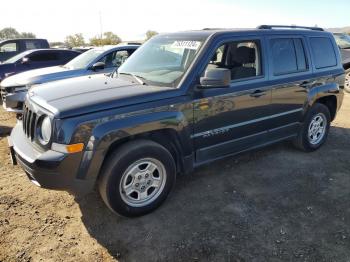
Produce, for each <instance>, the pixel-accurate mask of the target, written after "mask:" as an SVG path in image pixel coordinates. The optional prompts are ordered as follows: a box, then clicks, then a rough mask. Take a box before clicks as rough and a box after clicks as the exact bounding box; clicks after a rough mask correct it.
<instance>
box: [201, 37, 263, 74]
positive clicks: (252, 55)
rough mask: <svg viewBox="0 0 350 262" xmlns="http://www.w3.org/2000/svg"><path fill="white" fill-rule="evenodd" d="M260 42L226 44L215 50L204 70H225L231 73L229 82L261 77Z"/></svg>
mask: <svg viewBox="0 0 350 262" xmlns="http://www.w3.org/2000/svg"><path fill="white" fill-rule="evenodd" d="M260 50H261V49H260V41H259V40H254V41H251V40H249V41H235V42H228V43H225V44H223V45H221V46H220V47H219V48H218V49H216V51H215V54H214V55H213V57H212V58H211V60H210V61H209V64H208V66H207V68H206V70H210V69H211V68H227V69H229V70H230V71H231V80H239V79H244V78H251V77H256V76H261V75H262V71H261V51H260Z"/></svg>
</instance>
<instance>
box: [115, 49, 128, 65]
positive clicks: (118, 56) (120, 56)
mask: <svg viewBox="0 0 350 262" xmlns="http://www.w3.org/2000/svg"><path fill="white" fill-rule="evenodd" d="M128 57H129V52H128V51H127V50H121V51H117V52H115V55H114V59H113V62H112V64H113V66H114V67H119V66H121V65H122V64H123V63H124V62H125V61H126V59H128Z"/></svg>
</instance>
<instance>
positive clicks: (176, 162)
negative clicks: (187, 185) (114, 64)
mask: <svg viewBox="0 0 350 262" xmlns="http://www.w3.org/2000/svg"><path fill="white" fill-rule="evenodd" d="M343 83H344V69H343V67H342V62H341V57H340V53H339V49H338V47H337V44H336V42H335V40H334V37H333V35H332V34H331V33H328V32H325V31H323V30H322V29H321V28H306V27H295V26H293V27H288V26H259V27H258V28H257V29H252V30H241V31H240V30H225V29H215V30H214V29H212V30H211V29H206V30H200V31H189V32H181V33H172V34H163V35H158V36H155V37H153V38H152V39H151V40H149V41H147V42H146V43H145V44H144V45H143V46H141V47H140V48H139V49H138V50H136V51H135V53H134V55H133V56H131V57H130V58H129V59H128V60H127V61H126V62H125V63H124V64H123V65H122V66H121V67H120V68H119V70H118V72H115V73H114V74H113V75H111V76H109V77H108V76H104V75H91V76H82V77H77V78H72V79H66V80H61V81H55V82H51V83H47V84H43V85H41V86H38V87H33V88H31V89H30V91H29V93H28V95H27V99H26V101H25V104H24V108H23V109H24V113H23V119H22V120H21V121H18V123H17V125H16V126H15V127H14V129H13V131H12V133H11V136H10V137H9V144H10V151H11V152H12V153H11V155H12V157H13V160H14V162H15V163H16V162H18V163H19V164H20V165H21V166H22V168H23V169H24V171H25V172H26V174H27V175H28V178H29V179H30V180H31V181H32V182H34V183H35V184H36V185H38V186H41V187H43V188H48V189H57V190H67V191H69V192H71V193H73V194H85V193H88V192H90V191H91V190H93V189H94V187H95V186H96V187H97V188H98V190H99V192H100V194H101V196H102V199H103V201H104V202H105V203H106V205H107V206H108V207H109V208H110V209H111V210H112V211H114V212H116V213H118V214H121V215H124V216H139V215H143V214H146V213H148V212H151V211H152V210H154V209H155V208H157V207H158V206H159V205H160V204H161V203H162V202H163V201H164V200H165V199H166V197H167V195H168V194H169V193H170V191H171V189H172V188H173V186H174V183H175V179H176V176H177V175H178V174H181V173H188V172H191V171H192V170H193V169H194V168H196V167H197V166H199V165H202V164H205V163H208V162H210V161H213V160H216V159H219V158H223V157H227V156H230V155H234V154H237V153H240V152H244V151H247V150H251V149H256V148H259V147H262V146H266V145H269V144H272V143H275V142H279V141H282V140H292V141H293V142H294V144H295V146H296V147H298V148H300V149H301V150H303V151H306V152H310V151H314V150H316V149H318V148H319V147H321V146H322V145H323V144H324V143H325V141H326V139H327V135H328V131H329V127H330V123H331V121H332V120H333V119H334V118H335V116H336V113H337V111H338V110H339V108H340V106H341V104H342V100H343V90H342V86H343Z"/></svg>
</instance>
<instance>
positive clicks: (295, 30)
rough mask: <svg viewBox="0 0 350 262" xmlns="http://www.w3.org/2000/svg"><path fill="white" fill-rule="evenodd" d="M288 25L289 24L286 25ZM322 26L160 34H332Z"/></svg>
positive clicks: (171, 35)
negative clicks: (312, 28) (322, 28)
mask: <svg viewBox="0 0 350 262" xmlns="http://www.w3.org/2000/svg"><path fill="white" fill-rule="evenodd" d="M286 27H287V26H286ZM320 29H321V28H317V30H316V28H315V29H314V30H311V29H307V28H299V27H296V28H294V27H291V28H277V29H273V28H266V29H265V28H261V29H259V28H242V29H240V28H205V29H203V30H192V31H183V32H177V33H167V34H160V35H162V36H168V37H189V38H190V37H201V38H207V37H209V36H211V35H214V34H216V35H218V34H232V33H236V34H237V35H238V36H239V35H266V34H300V35H320V34H330V33H329V32H327V31H322V30H320Z"/></svg>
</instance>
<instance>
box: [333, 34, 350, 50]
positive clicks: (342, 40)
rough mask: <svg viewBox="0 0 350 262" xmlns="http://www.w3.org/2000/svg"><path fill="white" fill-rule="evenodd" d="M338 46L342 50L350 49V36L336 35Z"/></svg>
mask: <svg viewBox="0 0 350 262" xmlns="http://www.w3.org/2000/svg"><path fill="white" fill-rule="evenodd" d="M334 38H335V41H336V42H337V45H338V46H339V47H340V48H342V49H350V36H348V35H345V34H337V35H334Z"/></svg>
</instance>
